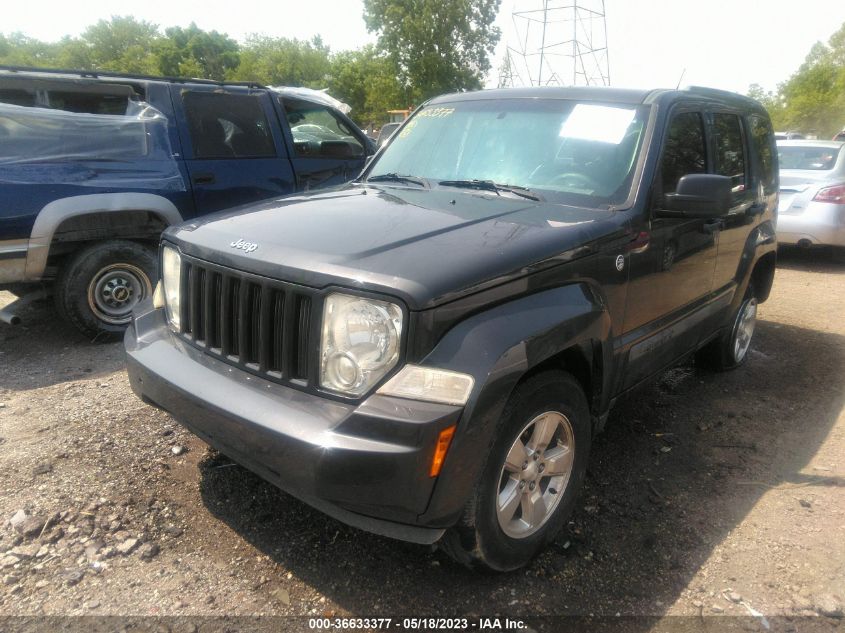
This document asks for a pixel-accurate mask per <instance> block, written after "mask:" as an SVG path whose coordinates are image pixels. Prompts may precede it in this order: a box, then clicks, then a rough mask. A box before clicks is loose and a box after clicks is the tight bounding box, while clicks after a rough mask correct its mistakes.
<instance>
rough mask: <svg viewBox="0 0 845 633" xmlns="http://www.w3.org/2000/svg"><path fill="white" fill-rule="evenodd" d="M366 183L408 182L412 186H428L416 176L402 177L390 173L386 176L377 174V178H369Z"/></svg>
mask: <svg viewBox="0 0 845 633" xmlns="http://www.w3.org/2000/svg"><path fill="white" fill-rule="evenodd" d="M366 182H409V183H411V184H414V185H419V186H420V187H427V186H428V182H427V181H426V179H425V178H419V177H417V176H411V175H402V174H397V173H394V172H390V173H387V174H378V175H377V176H369V177H368V178H367V180H366Z"/></svg>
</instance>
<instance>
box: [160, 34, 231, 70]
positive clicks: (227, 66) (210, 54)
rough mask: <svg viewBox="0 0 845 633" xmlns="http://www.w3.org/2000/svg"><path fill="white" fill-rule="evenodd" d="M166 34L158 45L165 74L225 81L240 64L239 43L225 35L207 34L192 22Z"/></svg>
mask: <svg viewBox="0 0 845 633" xmlns="http://www.w3.org/2000/svg"><path fill="white" fill-rule="evenodd" d="M164 34H165V36H164V38H161V39H159V40H158V41H157V42H156V46H155V55H156V58H157V60H158V70H159V72H160V73H161V74H162V75H167V76H171V77H201V78H204V79H216V80H217V81H222V80H223V79H225V78H226V74H227V73H230V72H232V71H234V69H235V68H237V67H238V64H239V63H240V51H239V47H238V43H237V42H236V41H235V40H233V39H232V38H230V37H229V36H228V35H226V34H225V33H218V32H217V31H204V30H202V29H201V28H199V27H198V26H197V25H196V24H194V23H193V22H191V25H190V26H189V27H187V28H182V27H181V26H174V27H170V28H168V29H165V31H164Z"/></svg>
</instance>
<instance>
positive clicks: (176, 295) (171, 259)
mask: <svg viewBox="0 0 845 633" xmlns="http://www.w3.org/2000/svg"><path fill="white" fill-rule="evenodd" d="M161 281H162V284H163V286H164V309H165V313H166V314H167V320H168V321H169V322H170V325H171V326H172V327H173V329H175V330H176V331H177V332H178V331H180V330H181V329H182V323H181V319H180V315H181V314H182V310H181V303H180V299H181V297H180V294H181V292H180V291H181V287H182V256H181V255H179V251H177V250H176V249H175V248H173V247H172V246H167V245H165V246H163V247H162V249H161Z"/></svg>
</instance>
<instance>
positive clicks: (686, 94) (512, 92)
mask: <svg viewBox="0 0 845 633" xmlns="http://www.w3.org/2000/svg"><path fill="white" fill-rule="evenodd" d="M690 97H694V98H696V99H698V100H702V101H714V102H719V103H724V104H728V105H732V106H735V107H744V108H753V109H756V110H761V111H762V110H763V107H762V106H761V105H760V104H759V103H758V102H757V101H755V100H754V99H751V98H750V97H746V96H743V95H740V94H737V93H735V92H729V91H727V90H718V89H716V88H704V87H701V86H689V87H687V88H684V89H682V90H675V89H668V88H656V89H648V90H644V89H635V88H610V87H604V86H570V87H559V86H532V87H527V88H494V89H490V90H477V91H474V92H456V93H452V94H447V95H442V96H439V97H434V98H433V99H431V100H430V101H429V102H428V103H429V104H438V103H450V102H455V101H477V100H486V99H572V100H577V101H601V102H604V103H628V104H640V103H655V102H656V101H657V100H658V99H659V100H660V101H665V100H668V101H674V100H676V99H681V98H686V99H689V98H690Z"/></svg>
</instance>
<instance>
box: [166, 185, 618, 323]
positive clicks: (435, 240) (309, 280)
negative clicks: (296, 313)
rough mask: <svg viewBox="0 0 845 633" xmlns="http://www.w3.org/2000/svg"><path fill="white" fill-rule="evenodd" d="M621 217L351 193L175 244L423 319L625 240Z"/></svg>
mask: <svg viewBox="0 0 845 633" xmlns="http://www.w3.org/2000/svg"><path fill="white" fill-rule="evenodd" d="M612 216H613V213H612V212H610V211H604V210H597V209H582V208H575V207H566V206H561V205H558V204H547V203H537V202H533V201H531V200H527V199H524V198H521V197H517V196H513V195H508V194H503V195H501V196H497V195H495V194H489V193H486V192H485V193H478V192H468V191H465V190H460V189H447V188H441V189H431V190H429V189H411V188H403V187H381V186H370V185H364V184H352V185H347V186H344V187H342V188H339V189H334V190H327V191H322V192H320V193H312V194H306V195H298V196H290V197H286V198H281V199H278V200H271V201H266V202H263V203H259V204H253V205H249V206H245V207H240V208H238V209H233V210H229V211H226V212H223V213H218V214H214V215H210V216H206V217H204V218H200V219H197V220H194V221H191V222H189V223H185V224H182V225H180V226H177V227H174V228H171V229H169V230H168V231H167V232H166V234H165V236H166V238H165V239H167V240H169V241H172V242H175V243H176V244H177V245H178V246H179V247H180V248H181V249H182V251H183V252H185V253H187V254H189V255H193V256H195V257H199V258H201V259H205V260H209V261H213V262H216V263H218V264H221V265H223V266H228V267H231V268H235V269H239V270H244V271H249V272H252V273H255V274H258V275H263V276H266V277H269V278H274V279H282V280H285V281H290V282H293V283H298V284H302V285H306V286H311V287H314V288H326V287H330V286H341V287H346V288H357V289H361V290H368V291H373V292H379V293H384V294H388V295H393V296H395V297H398V298H400V299H401V300H403V301H404V302H405V303H406V304H407V305H408V307H409V308H410V309H412V310H420V309H426V308H429V307H433V306H435V305H438V304H440V303H444V302H446V301H450V300H452V299H455V298H457V297H459V296H462V295H465V294H468V293H471V292H475V291H477V290H480V289H482V288H484V287H488V286H491V285H495V284H497V283H501V282H503V281H506V280H507V279H512V278H516V277H519V276H524V275H526V274H528V273H529V272H531V271H532V270H534V269H536V268H538V267H545V266H551V265H554V264H556V263H560V262H561V261H565V260H567V259H572V258H575V257H578V256H583V255H585V254H587V253H588V252H590V250H591V249H590V244H591V243H594V242H595V241H596V240H598V239H599V238H601V237H605V236H609V234H611V233H614V232H618V226H617V225H618V222H611V221H610V218H611V217H612ZM239 241H240V244H239ZM244 243H248V244H249V245H250V246H249V247H248V248H244ZM251 245H254V246H255V247H254V248H253V247H252V246H251ZM239 246H240V247H239Z"/></svg>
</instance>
